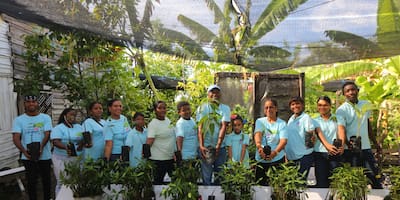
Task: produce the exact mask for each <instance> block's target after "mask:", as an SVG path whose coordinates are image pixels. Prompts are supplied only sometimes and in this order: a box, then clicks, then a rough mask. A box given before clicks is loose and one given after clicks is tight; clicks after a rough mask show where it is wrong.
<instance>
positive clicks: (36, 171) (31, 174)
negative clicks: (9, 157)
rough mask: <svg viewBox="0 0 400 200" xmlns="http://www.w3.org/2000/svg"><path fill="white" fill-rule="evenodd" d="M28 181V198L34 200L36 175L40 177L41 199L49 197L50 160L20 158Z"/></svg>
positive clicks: (35, 196) (35, 197) (35, 195)
mask: <svg viewBox="0 0 400 200" xmlns="http://www.w3.org/2000/svg"><path fill="white" fill-rule="evenodd" d="M22 163H23V164H24V167H25V171H26V179H27V181H28V196H29V199H30V200H36V199H37V194H36V185H37V179H38V175H40V177H41V179H42V186H43V199H44V200H48V199H51V189H50V188H51V172H52V170H51V160H39V161H37V162H34V161H30V160H22Z"/></svg>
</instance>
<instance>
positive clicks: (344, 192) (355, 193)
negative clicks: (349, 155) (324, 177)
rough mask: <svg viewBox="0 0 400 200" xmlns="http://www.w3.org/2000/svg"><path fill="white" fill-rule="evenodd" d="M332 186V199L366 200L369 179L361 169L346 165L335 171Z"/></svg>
mask: <svg viewBox="0 0 400 200" xmlns="http://www.w3.org/2000/svg"><path fill="white" fill-rule="evenodd" d="M329 179H331V186H330V198H331V199H335V200H347V199H352V200H366V199H367V195H366V194H367V192H368V187H367V186H368V178H367V177H366V176H365V175H364V169H363V168H361V167H351V166H350V164H348V163H344V165H343V167H338V168H336V169H334V170H333V174H332V176H331V177H330V178H329Z"/></svg>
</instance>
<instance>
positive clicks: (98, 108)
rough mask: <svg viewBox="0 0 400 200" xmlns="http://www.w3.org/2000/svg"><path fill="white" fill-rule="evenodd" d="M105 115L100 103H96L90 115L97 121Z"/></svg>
mask: <svg viewBox="0 0 400 200" xmlns="http://www.w3.org/2000/svg"><path fill="white" fill-rule="evenodd" d="M102 114H103V106H102V105H101V104H100V103H96V104H94V105H93V107H92V108H91V109H90V115H91V116H92V117H94V118H96V119H100V118H101V115H102Z"/></svg>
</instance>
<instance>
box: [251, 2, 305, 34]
mask: <svg viewBox="0 0 400 200" xmlns="http://www.w3.org/2000/svg"><path fill="white" fill-rule="evenodd" d="M306 1H307V0H291V1H288V0H272V1H271V3H269V4H268V7H267V8H266V9H265V10H264V11H263V12H262V14H261V16H260V17H259V18H258V20H257V22H256V23H255V24H254V26H253V28H252V30H251V31H252V34H251V35H252V38H254V40H258V39H260V38H261V37H262V36H264V35H265V34H267V33H268V32H270V31H271V30H273V29H274V28H275V27H276V26H277V25H278V24H279V23H280V22H281V21H283V20H284V19H285V18H286V17H287V16H288V15H289V14H290V12H292V11H293V10H295V9H296V8H297V7H299V6H300V5H301V4H303V3H305V2H306Z"/></svg>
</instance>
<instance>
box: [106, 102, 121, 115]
mask: <svg viewBox="0 0 400 200" xmlns="http://www.w3.org/2000/svg"><path fill="white" fill-rule="evenodd" d="M116 101H121V100H120V99H111V100H109V101H108V102H107V115H111V113H110V110H109V109H108V108H110V107H111V106H112V105H113V103H114V102H116Z"/></svg>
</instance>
